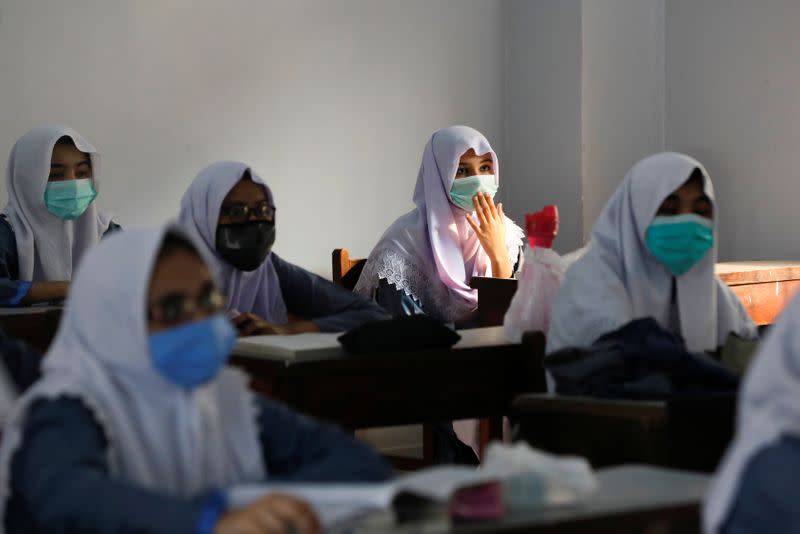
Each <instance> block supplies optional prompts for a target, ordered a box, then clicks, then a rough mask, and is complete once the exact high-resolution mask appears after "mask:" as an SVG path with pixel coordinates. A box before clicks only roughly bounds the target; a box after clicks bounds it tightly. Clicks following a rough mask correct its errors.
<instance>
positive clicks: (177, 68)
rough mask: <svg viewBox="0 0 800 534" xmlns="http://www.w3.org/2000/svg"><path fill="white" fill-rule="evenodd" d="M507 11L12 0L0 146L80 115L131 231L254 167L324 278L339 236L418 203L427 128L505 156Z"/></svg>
mask: <svg viewBox="0 0 800 534" xmlns="http://www.w3.org/2000/svg"><path fill="white" fill-rule="evenodd" d="M506 20H507V19H506V4H505V2H485V1H481V0H435V1H431V0H405V1H403V2H392V1H389V0H381V1H376V0H337V1H336V2H323V1H314V0H291V1H288V0H284V1H280V0H269V1H267V0H230V1H226V2H219V1H218V0H170V1H163V0H135V1H134V0H129V1H122V2H108V1H106V0H70V1H69V2H63V1H60V0H25V1H20V0H0V73H2V74H0V153H2V154H3V156H2V158H4V157H5V156H4V155H5V154H7V153H8V151H9V150H10V148H11V146H12V144H13V142H14V141H15V140H16V138H17V137H19V136H20V135H22V134H23V133H24V132H25V131H27V130H28V129H29V128H31V127H32V126H35V125H37V124H40V123H43V122H64V123H67V124H69V125H71V126H73V127H74V128H75V129H77V130H78V131H80V132H81V133H82V134H84V135H85V136H86V137H87V138H88V139H90V140H91V141H92V142H93V143H94V144H95V145H96V146H97V147H98V149H99V150H100V151H101V152H102V157H103V175H102V177H101V179H102V184H101V192H100V197H99V202H100V204H101V205H102V206H103V207H105V208H107V209H109V210H112V211H113V212H115V213H116V214H117V220H118V221H119V222H120V223H122V224H123V225H141V224H147V223H157V222H161V221H164V220H166V219H168V218H170V217H173V216H174V215H175V214H176V213H177V208H178V202H179V199H180V196H181V194H182V193H183V191H184V190H185V188H186V186H187V185H188V183H189V181H190V180H191V179H192V178H193V177H194V175H195V174H196V173H197V171H198V170H199V169H200V168H201V167H203V166H204V165H206V164H208V163H210V162H212V161H215V160H218V159H241V160H244V161H247V162H249V163H250V164H252V165H253V166H254V167H255V168H256V169H257V170H258V171H259V172H260V173H261V174H262V175H263V176H264V177H265V178H267V180H268V182H269V183H270V185H271V186H272V188H273V190H274V193H275V196H276V200H277V203H278V209H279V211H278V214H279V215H278V217H279V219H278V225H279V226H278V242H277V245H276V250H277V251H278V252H279V253H280V254H282V255H283V256H284V257H286V258H287V259H289V260H292V261H295V262H297V263H299V264H301V265H303V266H306V267H309V268H311V269H312V270H314V271H316V272H319V273H322V274H325V275H327V276H330V251H331V250H332V249H333V248H335V247H337V246H345V247H347V248H350V249H351V251H352V252H353V253H354V254H355V255H356V256H364V255H366V254H367V253H369V251H370V249H371V247H372V245H373V244H374V243H375V241H376V240H377V239H378V237H379V236H380V234H381V233H382V232H383V230H384V229H385V228H386V227H387V226H388V225H389V224H390V223H391V222H392V221H393V220H394V218H396V217H397V216H399V215H401V214H402V213H403V212H405V211H407V210H408V209H410V208H411V206H412V203H411V195H412V191H413V186H414V181H415V179H416V175H417V170H418V167H419V160H420V157H421V153H422V148H423V146H424V144H425V142H426V140H427V138H428V136H429V135H430V133H431V132H432V131H433V130H435V129H437V128H440V127H443V126H448V125H450V124H455V123H466V124H469V125H471V126H474V127H476V128H478V129H480V130H482V131H483V132H484V133H485V134H486V135H487V136H488V137H489V138H490V140H491V141H492V143H493V144H494V145H495V147H496V149H497V150H498V152H500V153H501V155H502V153H503V152H504V148H505V138H504V134H505V129H504V113H505V109H506V107H505V31H506ZM3 187H4V184H3ZM2 193H3V194H4V193H5V192H4V191H2Z"/></svg>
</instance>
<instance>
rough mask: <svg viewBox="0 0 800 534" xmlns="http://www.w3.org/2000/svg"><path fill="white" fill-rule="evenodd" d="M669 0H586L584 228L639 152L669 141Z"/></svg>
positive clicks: (641, 154)
mask: <svg viewBox="0 0 800 534" xmlns="http://www.w3.org/2000/svg"><path fill="white" fill-rule="evenodd" d="M664 1H665V0H602V1H597V0H584V2H583V18H582V20H583V62H582V66H583V83H582V85H581V89H582V106H581V110H582V114H583V115H582V117H583V122H582V124H583V131H582V133H583V165H582V168H583V231H584V236H585V237H587V238H588V236H589V235H590V233H591V229H592V226H593V225H594V222H595V220H596V219H597V216H598V215H599V214H600V211H601V210H602V209H603V207H604V206H605V204H606V202H607V200H608V198H609V197H610V196H611V194H612V193H613V192H614V190H615V189H616V188H617V186H618V185H619V183H620V182H621V181H622V179H623V177H624V176H625V174H626V173H627V172H628V169H630V167H631V166H632V165H633V164H634V163H635V162H637V161H638V160H639V159H641V158H643V157H645V156H647V155H649V154H652V153H654V152H659V151H661V150H663V149H664V113H665V105H666V102H665V96H664V93H665V87H664V83H665V82H664V75H665V71H664Z"/></svg>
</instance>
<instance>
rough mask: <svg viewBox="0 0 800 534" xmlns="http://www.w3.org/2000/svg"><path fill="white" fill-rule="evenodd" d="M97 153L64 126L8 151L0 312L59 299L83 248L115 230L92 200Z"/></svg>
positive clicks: (38, 131)
mask: <svg viewBox="0 0 800 534" xmlns="http://www.w3.org/2000/svg"><path fill="white" fill-rule="evenodd" d="M98 175H99V156H98V154H97V150H95V148H94V147H93V146H92V145H91V144H89V142H88V141H86V139H84V138H83V137H82V136H81V135H80V134H79V133H78V132H76V131H74V130H72V129H71V128H68V127H66V126H41V127H38V128H34V129H33V130H31V131H30V132H28V133H26V134H25V135H24V136H22V137H21V138H20V139H19V140H18V141H17V142H16V144H15V145H14V148H12V149H11V156H10V157H9V160H8V167H7V169H6V188H7V190H8V204H7V205H6V208H5V209H4V210H3V213H2V215H0V306H17V305H20V304H35V303H37V302H51V301H59V300H62V299H64V298H65V297H66V295H67V289H68V287H69V282H70V280H71V279H72V273H73V271H74V270H75V267H76V266H77V265H78V263H79V262H80V260H81V258H82V257H83V255H84V254H85V253H86V251H87V250H89V249H90V248H92V247H93V246H95V245H96V244H97V243H98V242H99V241H100V238H102V237H103V235H105V234H106V233H108V232H111V231H114V230H116V229H119V226H117V225H116V224H114V223H113V222H112V221H111V216H110V215H108V214H105V213H102V212H101V211H100V210H99V208H97V206H96V205H95V203H94V202H93V201H94V199H95V197H96V196H97V191H98V189H99V184H98Z"/></svg>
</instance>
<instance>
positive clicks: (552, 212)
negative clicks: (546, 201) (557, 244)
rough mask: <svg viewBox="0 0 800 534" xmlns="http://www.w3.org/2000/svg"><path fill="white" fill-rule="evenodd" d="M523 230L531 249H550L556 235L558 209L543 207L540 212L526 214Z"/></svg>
mask: <svg viewBox="0 0 800 534" xmlns="http://www.w3.org/2000/svg"><path fill="white" fill-rule="evenodd" d="M525 230H526V232H527V233H528V243H530V245H531V246H532V247H543V248H550V247H552V246H553V240H554V239H555V238H556V235H558V208H557V207H556V206H552V205H551V206H545V207H544V209H543V210H542V211H539V212H537V213H528V214H526V215H525Z"/></svg>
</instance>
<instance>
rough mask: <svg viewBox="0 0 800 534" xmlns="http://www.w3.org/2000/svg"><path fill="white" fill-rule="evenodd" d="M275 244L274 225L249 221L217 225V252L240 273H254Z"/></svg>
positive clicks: (266, 222)
mask: <svg viewBox="0 0 800 534" xmlns="http://www.w3.org/2000/svg"><path fill="white" fill-rule="evenodd" d="M274 243H275V223H274V222H268V221H249V222H246V223H241V224H220V225H217V243H216V246H217V252H218V253H219V255H220V256H222V258H223V259H224V260H225V261H227V262H228V263H230V264H231V265H233V266H234V267H236V268H237V269H239V270H240V271H254V270H256V269H258V266H259V265H261V264H262V263H264V259H265V258H266V257H267V255H268V254H269V252H270V250H272V245H273V244H274Z"/></svg>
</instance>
